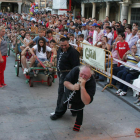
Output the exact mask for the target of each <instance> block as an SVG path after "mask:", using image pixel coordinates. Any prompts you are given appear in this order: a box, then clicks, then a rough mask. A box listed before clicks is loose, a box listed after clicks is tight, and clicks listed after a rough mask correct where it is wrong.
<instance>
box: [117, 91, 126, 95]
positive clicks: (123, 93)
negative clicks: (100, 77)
mask: <svg viewBox="0 0 140 140" xmlns="http://www.w3.org/2000/svg"><path fill="white" fill-rule="evenodd" d="M126 94H127V92H124V91H122V92H120V93H119V94H118V96H126Z"/></svg>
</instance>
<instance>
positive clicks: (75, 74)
mask: <svg viewBox="0 0 140 140" xmlns="http://www.w3.org/2000/svg"><path fill="white" fill-rule="evenodd" d="M79 72H80V69H79V67H78V66H77V67H75V68H73V69H72V70H71V71H70V72H69V73H68V74H67V76H66V78H65V80H64V81H69V82H70V83H72V84H76V83H77V82H78V79H79ZM85 89H86V91H87V93H88V94H89V96H90V98H91V102H92V101H93V96H94V95H95V90H96V82H95V79H94V77H93V76H91V77H90V79H89V80H88V81H87V82H86V84H85ZM72 92H73V91H71V90H68V89H67V88H65V97H64V102H66V101H67V99H68V98H69V97H70V95H71V93H72ZM69 102H70V103H72V104H74V107H73V108H74V109H75V110H76V109H77V110H78V109H81V108H83V107H84V106H85V105H84V103H83V102H82V100H81V91H80V90H78V91H76V92H75V93H74V95H73V96H72V98H71V99H70V100H69ZM91 102H90V103H91Z"/></svg>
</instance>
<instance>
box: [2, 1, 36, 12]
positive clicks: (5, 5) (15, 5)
mask: <svg viewBox="0 0 140 140" xmlns="http://www.w3.org/2000/svg"><path fill="white" fill-rule="evenodd" d="M32 2H34V0H0V10H2V12H15V13H29V8H30V4H31V3H32Z"/></svg>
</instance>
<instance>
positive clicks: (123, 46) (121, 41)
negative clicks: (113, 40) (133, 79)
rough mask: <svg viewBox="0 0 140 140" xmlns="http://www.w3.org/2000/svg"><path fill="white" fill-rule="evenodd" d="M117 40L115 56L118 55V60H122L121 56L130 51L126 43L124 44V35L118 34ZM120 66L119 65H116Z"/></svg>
mask: <svg viewBox="0 0 140 140" xmlns="http://www.w3.org/2000/svg"><path fill="white" fill-rule="evenodd" d="M118 39H119V42H118V43H117V48H116V50H117V54H118V59H119V60H122V57H123V55H124V54H125V53H126V52H127V51H129V50H130V48H129V45H128V43H127V42H125V34H124V33H119V34H118ZM118 65H119V66H120V63H119V64H118Z"/></svg>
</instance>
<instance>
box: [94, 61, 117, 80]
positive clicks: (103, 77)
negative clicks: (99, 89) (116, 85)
mask: <svg viewBox="0 0 140 140" xmlns="http://www.w3.org/2000/svg"><path fill="white" fill-rule="evenodd" d="M110 66H111V62H109V67H110ZM107 67H108V63H106V68H107ZM113 67H117V64H116V65H115V64H114V65H113ZM97 76H99V80H105V76H103V75H101V74H99V73H98V74H97Z"/></svg>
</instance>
